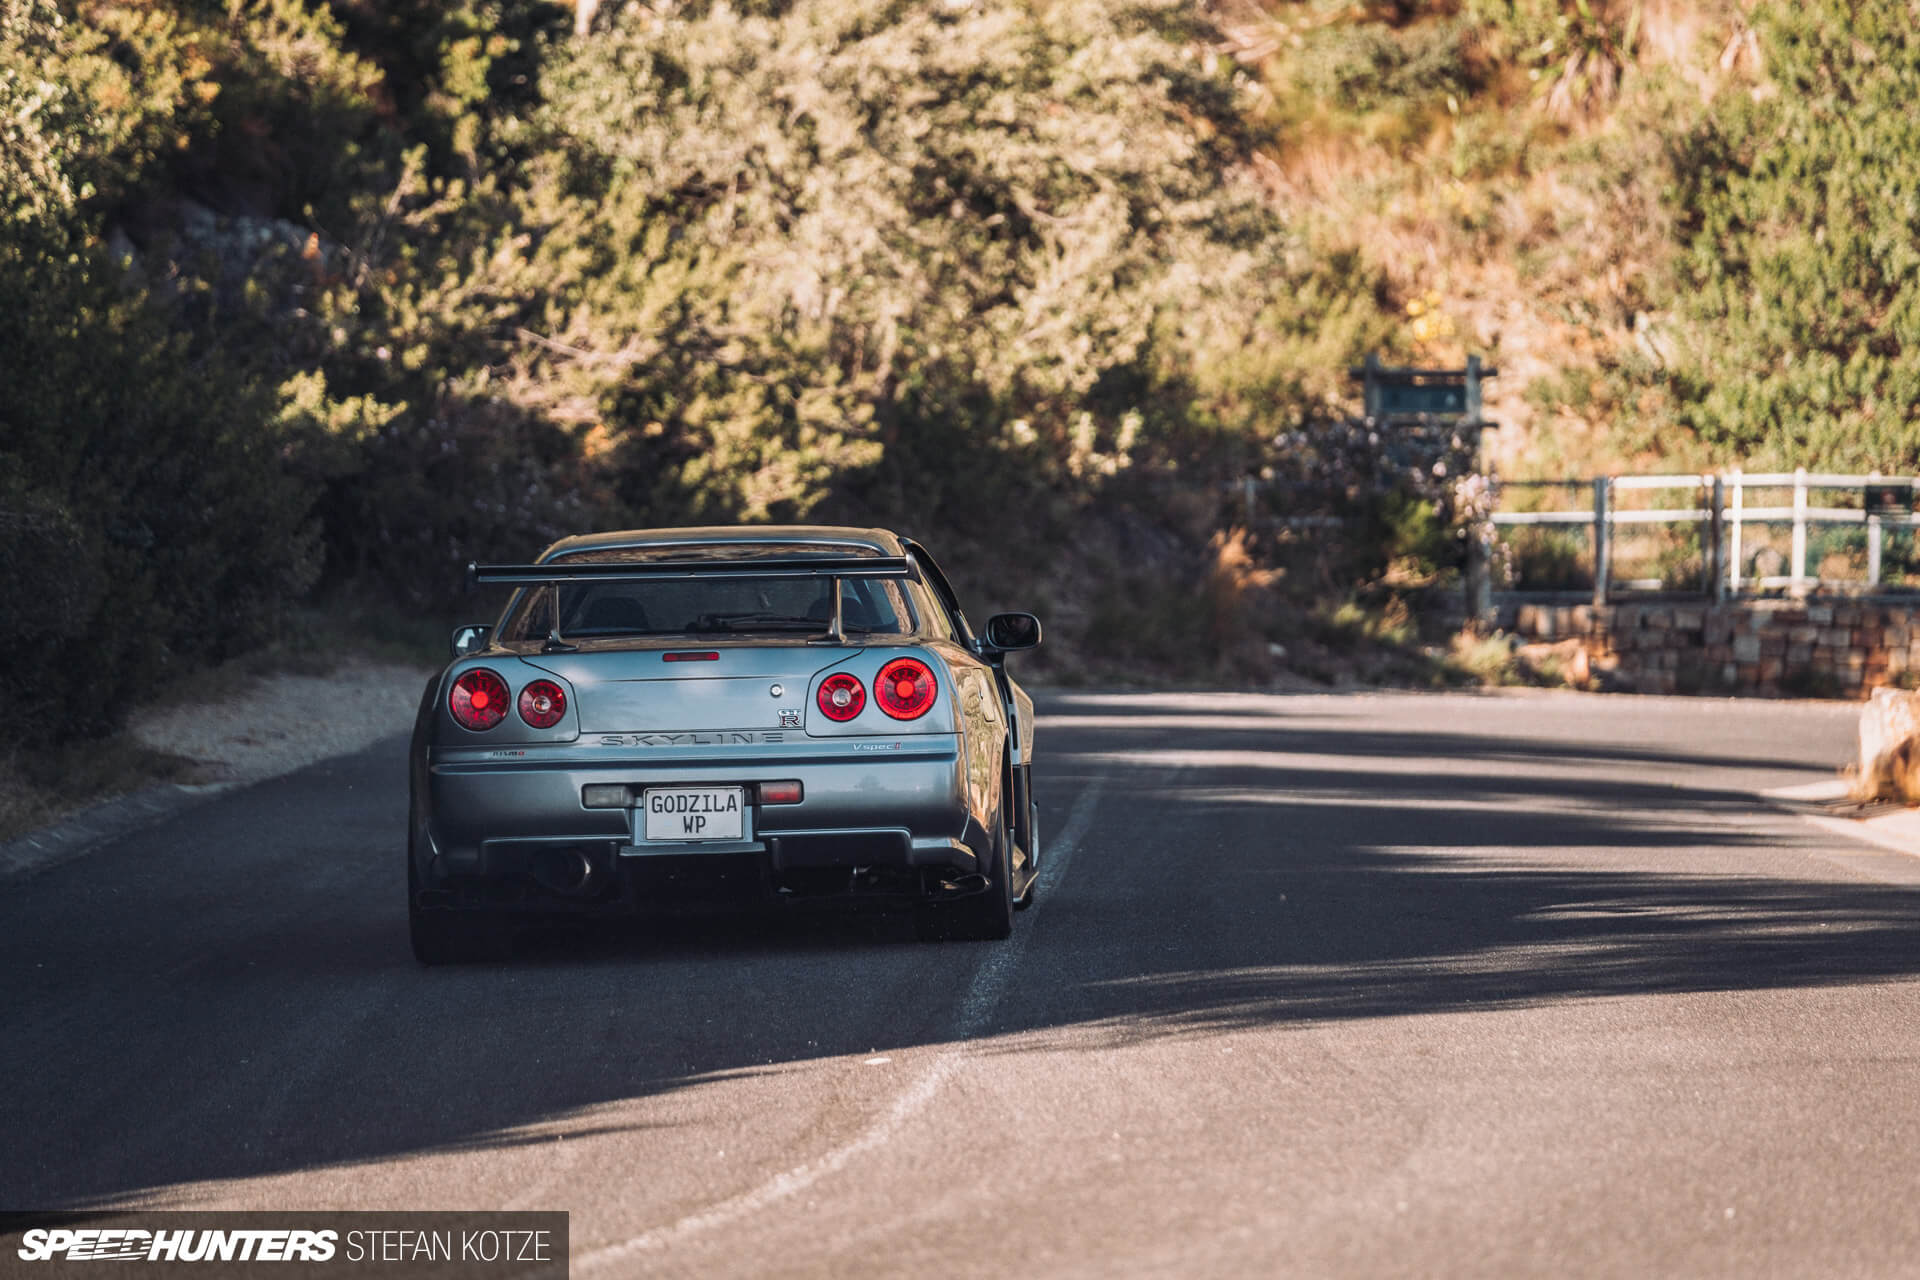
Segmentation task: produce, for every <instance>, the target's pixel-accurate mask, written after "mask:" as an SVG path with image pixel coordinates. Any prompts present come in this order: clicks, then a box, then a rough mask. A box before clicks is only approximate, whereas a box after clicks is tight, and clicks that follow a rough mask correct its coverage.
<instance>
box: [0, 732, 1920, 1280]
mask: <svg viewBox="0 0 1920 1280" xmlns="http://www.w3.org/2000/svg"><path fill="white" fill-rule="evenodd" d="M1042 707H1043V711H1044V713H1045V715H1044V719H1043V721H1042V723H1041V726H1040V750H1041V757H1042V764H1041V767H1040V773H1039V777H1040V781H1039V793H1040V797H1041V800H1042V803H1043V805H1044V815H1045V823H1046V830H1047V835H1048V840H1049V844H1050V847H1049V850H1048V854H1047V859H1046V866H1045V868H1044V876H1045V879H1044V881H1043V886H1044V887H1043V890H1042V896H1041V899H1040V902H1039V905H1038V906H1037V907H1036V908H1035V909H1034V910H1033V911H1031V912H1028V913H1027V914H1025V915H1023V916H1021V917H1020V918H1019V923H1018V928H1017V931H1016V934H1015V937H1014V939H1013V940H1012V941H1011V942H1008V943H1003V944H939V945H926V944H919V943H915V942H913V941H911V940H910V931H907V930H904V929H897V928H893V927H891V926H888V925H886V924H884V923H878V924H876V923H873V922H864V921H845V920H830V921H793V920H784V919H783V920H779V921H775V922H771V923H767V922H761V921H743V920H732V921H723V922H719V923H696V924H684V925H674V926H671V927H647V928H644V929H618V930H597V931H594V932H592V933H590V934H587V935H585V936H576V937H554V938H547V939H537V940H535V942H534V943H533V944H532V945H530V946H529V947H527V948H525V949H524V954H523V955H521V956H520V957H519V958H518V959H516V960H515V961H514V962H513V963H510V964H503V965H489V966H481V967H476V968H470V969H462V970H431V971H429V970H422V969H420V968H417V967H416V966H415V965H414V963H413V961H412V960H411V959H410V958H409V956H408V953H407V946H406V940H405V925H404V919H403V913H402V891H401V879H402V862H401V856H402V855H401V852H400V842H401V830H402V826H403V817H404V809H405V794H404V791H405V788H404V776H403V770H402V761H403V755H404V746H403V744H402V743H401V742H399V741H392V742H387V743H383V744H381V745H379V746H377V747H376V748H374V749H372V750H370V751H367V752H365V753H362V754H360V755H357V756H351V757H347V758H343V759H339V760H336V761H332V762H329V763H327V764H323V765H320V766H317V767H314V768H311V769H308V770H306V771H304V772H302V773H298V774H294V775H291V776H289V777H286V778H282V779H279V780H277V781H273V782H268V783H264V784H261V785H259V786H256V787H253V788H251V789H248V790H245V791H241V792H236V793H232V794H229V795H227V796H224V797H222V798H220V799H218V800H215V801H212V802H209V803H208V804H206V805H203V806H201V807H200V808H197V809H195V810H193V811H191V812H190V813H187V814H185V815H182V816H180V817H178V818H175V819H173V820H171V821H169V822H167V823H166V824H164V825H161V826H159V827H157V828H155V829H152V830H149V831H147V832H145V833H142V834H141V835H139V836H137V837H134V838H131V839H127V840H124V841H122V842H120V843H118V844H115V845H113V846H110V847H107V848H105V849H103V850H101V851H99V852H97V853H95V854H92V855H90V856H88V857H86V858H84V859H82V860H80V861H78V862H75V863H71V864H68V865H65V866H61V867H57V868H54V869H52V870H49V871H47V872H44V873H42V874H40V875H38V876H36V877H33V878H31V879H28V880H24V881H14V882H11V883H7V884H4V885H0V957H3V960H0V965H3V968H0V973H3V974H4V981H3V982H0V1028H3V1029H4V1030H3V1032H0V1081H3V1082H4V1088H3V1089H0V1207H7V1208H14V1209H25V1208H31V1209H50V1208H56V1207H70V1206H81V1205H108V1204H111V1205H130V1204H145V1205H153V1206H170V1207H231V1208H421V1209H472V1208H528V1209H536V1208H537V1209H566V1210H570V1211H571V1212H572V1215H573V1217H572V1239H573V1247H574V1258H573V1263H574V1265H573V1273H574V1274H575V1275H576V1276H599V1275H608V1276H620V1275H634V1274H648V1275H653V1274H679V1275H688V1276H715V1275H755V1276H784V1275H833V1276H858V1275H882V1274H885V1275H896V1274H915V1275H991V1276H1001V1275H1013V1274H1022V1273H1036V1274H1042V1275H1085V1276H1106V1275H1112V1274H1136V1275H1138V1274H1161V1275H1268V1274H1283V1275H1314V1276H1319V1275H1354V1276H1396V1275H1419V1276H1452V1275H1457V1276H1485V1275H1523V1274H1524V1275H1555V1276H1564V1275H1618V1276H1645V1275H1725V1276H1734V1275H1737V1276H1742V1277H1748V1276H1764V1275H1779V1276H1823V1277H1825V1276H1852V1275H1889V1276H1890V1275H1915V1274H1920V1065H1917V1064H1920V983H1917V982H1916V975H1917V974H1920V859H1917V858H1912V857H1908V856H1906V855H1903V854H1899V853H1892V852H1884V851H1876V850H1874V849H1872V848H1870V847H1868V846H1865V845H1856V844H1852V843H1850V842H1849V841H1848V840H1847V838H1846V837H1844V836H1837V835H1833V834H1829V833H1827V832H1824V831H1822V830H1818V829H1816V828H1814V827H1812V826H1810V825H1808V824H1806V823H1804V822H1802V821H1801V820H1800V819H1798V818H1795V817H1793V816H1791V815H1786V814H1782V813H1779V812H1776V811H1773V810H1771V809H1769V808H1768V807H1766V806H1765V805H1763V804H1761V803H1759V802H1758V801H1756V799H1755V798H1754V793H1755V792H1756V791H1758V790H1760V789H1763V788H1767V787H1775V786H1783V785H1790V784H1794V783H1800V782H1807V781H1811V780H1817V779H1819V778H1823V777H1831V776H1832V773H1833V770H1834V767H1835V766H1836V765H1837V764H1838V763H1840V762H1841V761H1843V760H1844V759H1845V758H1846V756H1847V754H1848V748H1849V743H1850V737H1851V731H1852V725H1853V719H1854V714H1855V710H1854V708H1852V707H1846V706H1824V705H1817V704H1785V703H1758V702H1749V703H1724V702H1711V701H1684V700H1636V699H1628V698H1588V697H1577V696H1571V695H1569V696H1539V697H1479V696H1445V697H1440V696H1417V695H1391V696H1356V697H1339V696H1326V697H1317V696H1316V697H1263V696H1250V695H1172V694H1168V695H1103V694H1061V695H1054V696H1051V697H1048V698H1046V699H1044V700H1043V703H1042Z"/></svg>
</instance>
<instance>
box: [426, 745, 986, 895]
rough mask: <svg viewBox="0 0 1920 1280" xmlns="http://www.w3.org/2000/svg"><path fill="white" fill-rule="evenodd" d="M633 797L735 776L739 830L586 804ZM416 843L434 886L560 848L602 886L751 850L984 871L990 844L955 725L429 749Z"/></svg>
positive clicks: (813, 867) (772, 869)
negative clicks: (665, 825) (769, 788)
mask: <svg viewBox="0 0 1920 1280" xmlns="http://www.w3.org/2000/svg"><path fill="white" fill-rule="evenodd" d="M786 781H797V782H799V783H800V786H801V795H802V798H801V800H800V801H799V803H795V804H778V805H776V804H764V803H760V802H759V799H758V788H759V786H760V785H761V784H764V783H770V782H786ZM607 784H615V785H623V786H625V787H627V788H629V790H630V791H631V792H632V794H633V795H634V796H635V797H638V796H639V795H640V794H641V793H642V792H643V791H644V790H645V789H646V788H648V787H656V786H669V785H712V786H736V785H737V786H741V787H743V788H745V798H746V802H747V803H746V812H745V814H744V815H743V830H742V838H741V839H738V840H727V841H724V842H718V841H705V842H692V843H671V842H649V841H647V840H645V839H643V838H638V836H639V833H638V832H637V831H636V828H635V816H636V815H635V812H634V810H633V809H630V808H589V807H587V805H586V803H585V802H584V800H583V793H584V791H585V789H586V788H587V787H589V786H594V785H607ZM415 822H416V824H417V825H416V828H415V832H414V843H413V847H414V851H415V857H416V860H417V869H418V871H419V873H420V880H421V883H422V884H423V885H424V886H426V887H427V888H428V889H429V890H437V889H439V888H440V887H443V886H446V885H449V884H452V883H456V882H460V881H463V880H475V879H477V880H482V881H489V880H490V881H501V880H510V879H515V878H521V877H525V876H527V875H529V874H530V873H531V871H532V870H533V869H536V868H538V867H539V866H540V865H541V864H542V860H543V859H548V858H550V857H552V856H555V855H557V854H559V855H564V856H566V857H572V856H573V855H574V853H575V852H576V851H578V852H579V853H580V854H582V855H583V856H585V857H586V858H588V859H589V861H590V862H591V864H592V866H593V868H594V870H595V872H596V874H597V875H598V876H599V878H600V884H601V886H602V889H603V890H604V888H605V887H606V885H607V884H608V883H610V882H611V881H614V880H618V879H621V878H623V877H624V876H625V874H626V873H627V872H630V871H631V872H635V873H641V874H645V873H650V872H651V871H653V870H655V869H656V868H658V867H660V866H662V865H665V864H668V863H672V862H674V861H675V860H698V861H710V862H714V863H718V862H720V861H722V860H724V859H727V858H729V857H731V858H733V859H736V860H748V861H753V862H757V863H758V864H759V865H760V866H761V867H763V868H764V870H765V871H766V872H768V873H770V874H771V875H772V876H774V877H779V876H780V875H782V874H785V873H788V872H808V871H819V870H840V869H844V870H847V871H852V870H854V869H856V868H863V869H864V868H876V867H879V868H890V869H895V870H899V871H904V872H915V873H918V872H926V873H930V874H934V875H964V874H969V873H974V872H978V871H981V870H984V869H985V867H986V860H987V858H988V857H989V856H990V843H989V840H988V838H987V835H986V832H985V830H984V829H983V828H982V826H981V825H980V823H979V822H977V821H976V820H975V819H974V818H973V816H972V814H971V812H970V809H969V806H968V803H967V791H966V779H965V771H964V767H963V763H962V757H961V742H960V736H959V735H958V734H926V735H918V736H916V737H902V738H900V739H887V740H885V741H866V740H847V739H835V740H828V741H815V740H803V741H799V742H785V743H778V744H767V743H753V744H743V745H736V746H726V747H721V748H718V749H716V748H715V747H713V746H711V745H705V746H704V747H703V745H702V744H693V745H690V746H687V747H670V748H666V749H663V750H660V751H657V752H653V753H649V754H638V753H636V752H635V751H634V750H633V749H632V748H631V747H623V748H614V747H595V746H565V747H549V748H536V749H529V750H527V751H525V752H521V753H518V754H509V753H502V752H483V751H474V750H465V751H447V750H442V751H438V752H435V753H434V754H433V755H432V756H431V757H430V758H429V759H428V761H427V764H426V769H425V772H424V786H423V787H422V788H420V789H418V790H417V791H416V807H415Z"/></svg>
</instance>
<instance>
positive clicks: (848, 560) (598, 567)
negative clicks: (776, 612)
mask: <svg viewBox="0 0 1920 1280" xmlns="http://www.w3.org/2000/svg"><path fill="white" fill-rule="evenodd" d="M912 576H913V566H912V565H910V564H909V563H908V562H907V559H906V557H904V556H759V557H755V558H750V559H746V560H645V561H633V562H608V561H587V562H583V563H575V562H572V561H568V560H555V561H553V562H551V563H549V564H469V565H468V566H467V583H468V585H469V586H476V587H485V586H496V585H497V586H546V585H548V584H550V583H558V582H657V581H661V580H663V579H664V580H670V581H677V582H697V581H701V580H723V579H736V578H909V577H912Z"/></svg>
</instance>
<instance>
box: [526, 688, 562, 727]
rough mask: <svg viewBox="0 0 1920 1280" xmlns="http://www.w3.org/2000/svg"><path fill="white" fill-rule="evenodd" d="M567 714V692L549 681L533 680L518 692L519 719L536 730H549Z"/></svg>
mask: <svg viewBox="0 0 1920 1280" xmlns="http://www.w3.org/2000/svg"><path fill="white" fill-rule="evenodd" d="M566 714H567V691H566V690H565V689H562V688H561V687H560V686H559V685H557V684H555V683H554V682H553V681H551V680H535V681H534V682H533V683H532V684H530V685H528V686H527V687H526V688H524V689H522V690H521V691H520V718H521V719H522V720H525V721H526V722H527V723H528V724H530V725H532V726H533V727H534V728H536V729H551V728H553V726H555V725H557V724H559V723H560V719H561V717H562V716H564V715H566Z"/></svg>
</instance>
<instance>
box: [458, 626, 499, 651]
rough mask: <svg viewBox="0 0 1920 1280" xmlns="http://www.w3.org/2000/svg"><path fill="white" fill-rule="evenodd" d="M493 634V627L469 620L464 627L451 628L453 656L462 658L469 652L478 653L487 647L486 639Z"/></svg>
mask: <svg viewBox="0 0 1920 1280" xmlns="http://www.w3.org/2000/svg"><path fill="white" fill-rule="evenodd" d="M492 635H493V628H492V627H488V626H482V625H481V624H479V623H477V622H470V623H468V624H467V625H466V626H464V627H455V628H454V629H453V639H452V647H453V656H454V657H456V658H464V657H466V656H467V655H468V654H470V653H478V652H480V650H482V649H484V648H486V647H487V640H488V638H489V637H490V636H492Z"/></svg>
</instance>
